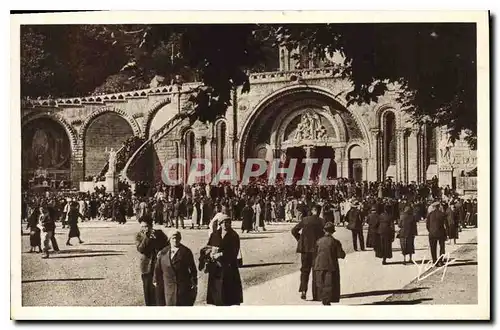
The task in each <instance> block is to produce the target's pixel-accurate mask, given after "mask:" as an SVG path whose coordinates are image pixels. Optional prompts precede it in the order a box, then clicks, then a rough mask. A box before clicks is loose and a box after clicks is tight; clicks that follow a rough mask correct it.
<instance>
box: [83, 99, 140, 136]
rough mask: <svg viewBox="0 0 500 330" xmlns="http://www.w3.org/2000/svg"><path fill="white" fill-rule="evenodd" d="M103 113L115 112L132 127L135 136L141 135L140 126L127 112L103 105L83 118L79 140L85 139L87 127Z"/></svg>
mask: <svg viewBox="0 0 500 330" xmlns="http://www.w3.org/2000/svg"><path fill="white" fill-rule="evenodd" d="M105 113H115V114H116V115H118V116H120V117H122V118H123V119H124V120H126V121H127V122H128V124H129V125H130V127H131V128H132V131H133V134H134V135H136V136H141V135H142V134H143V133H142V131H141V127H140V126H139V124H138V123H137V121H136V120H135V119H134V118H133V117H132V116H131V115H129V114H128V113H126V112H125V111H123V110H121V109H116V108H109V107H104V108H101V109H99V110H97V111H94V112H92V113H91V114H90V115H89V116H87V117H86V118H85V120H84V121H83V123H82V126H81V127H80V134H79V138H80V140H82V141H83V140H84V139H85V135H86V133H87V129H88V128H89V126H90V124H91V123H92V122H93V121H94V120H95V119H96V118H97V117H99V116H101V115H103V114H105Z"/></svg>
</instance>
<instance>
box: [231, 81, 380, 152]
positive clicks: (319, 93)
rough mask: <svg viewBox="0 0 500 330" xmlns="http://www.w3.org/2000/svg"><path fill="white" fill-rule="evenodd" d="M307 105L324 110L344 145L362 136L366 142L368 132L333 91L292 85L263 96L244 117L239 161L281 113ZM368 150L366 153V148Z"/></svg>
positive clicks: (268, 129)
mask: <svg viewBox="0 0 500 330" xmlns="http://www.w3.org/2000/svg"><path fill="white" fill-rule="evenodd" d="M308 105H310V106H311V108H312V109H315V110H316V111H320V110H321V111H324V113H323V115H324V116H325V117H327V118H328V120H329V122H331V123H332V124H333V125H332V127H335V130H336V131H337V133H338V136H339V137H340V141H341V142H344V146H345V143H346V142H348V141H349V140H351V139H361V140H365V141H367V142H368V143H366V145H367V146H370V139H371V136H370V134H369V133H368V129H367V127H366V125H365V124H364V122H363V120H362V119H361V118H360V117H359V116H358V115H357V114H356V113H354V112H351V111H349V110H348V109H347V107H346V106H345V105H343V104H342V103H341V102H340V101H339V100H338V99H337V98H336V97H335V96H334V95H333V94H331V93H330V92H329V91H328V90H326V89H324V88H322V87H318V86H303V85H294V86H288V87H285V88H282V89H280V90H278V91H276V92H275V93H273V94H271V95H269V96H268V97H266V98H264V99H263V100H262V101H261V102H260V103H259V104H258V105H257V106H256V107H255V109H254V111H253V112H252V114H251V115H250V116H249V117H248V118H247V120H246V121H245V123H244V125H243V128H242V129H241V134H240V138H239V141H240V142H239V145H238V156H239V159H240V161H244V160H245V159H246V157H247V155H250V154H252V149H253V148H254V147H255V146H256V145H258V144H259V143H263V142H266V141H261V140H259V138H260V139H262V136H263V135H262V134H260V133H261V132H266V133H267V132H271V131H272V126H273V125H274V124H275V123H277V122H280V121H281V120H282V119H283V117H285V118H286V116H287V115H289V113H290V112H292V111H295V110H299V109H304V108H307V107H308ZM326 114H328V115H327V116H326ZM280 115H281V117H280ZM268 126H269V127H268ZM273 138H275V136H274V137H273ZM270 140H271V138H270V137H269V139H268V141H267V142H272V141H270ZM337 147H341V145H340V144H339V145H337ZM368 149H369V147H368ZM368 152H369V153H370V150H368ZM339 154H340V153H339Z"/></svg>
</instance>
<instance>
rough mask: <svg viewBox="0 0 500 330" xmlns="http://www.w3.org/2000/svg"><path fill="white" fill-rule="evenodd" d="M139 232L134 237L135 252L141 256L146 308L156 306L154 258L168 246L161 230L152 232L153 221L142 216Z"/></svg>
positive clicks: (147, 216) (146, 216)
mask: <svg viewBox="0 0 500 330" xmlns="http://www.w3.org/2000/svg"><path fill="white" fill-rule="evenodd" d="M139 221H140V222H141V231H139V232H138V233H137V235H136V237H135V244H136V246H137V251H138V252H139V253H140V254H141V258H140V264H139V265H140V269H141V278H142V287H143V291H144V302H145V304H146V306H156V299H155V288H154V286H153V275H154V268H155V264H156V256H157V254H158V252H159V251H161V250H162V249H163V248H164V247H165V246H167V245H168V239H167V236H166V235H165V234H164V233H163V231H161V230H153V219H152V218H151V216H149V215H147V214H146V215H144V216H143V217H142V218H141V219H139Z"/></svg>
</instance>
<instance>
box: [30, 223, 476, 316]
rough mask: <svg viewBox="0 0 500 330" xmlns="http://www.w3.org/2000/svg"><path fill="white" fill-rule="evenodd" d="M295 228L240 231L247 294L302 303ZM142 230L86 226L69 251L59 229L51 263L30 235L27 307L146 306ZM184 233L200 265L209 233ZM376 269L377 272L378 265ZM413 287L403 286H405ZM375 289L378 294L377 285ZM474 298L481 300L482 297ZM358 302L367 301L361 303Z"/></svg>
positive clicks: (348, 246) (348, 247)
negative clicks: (279, 288)
mask: <svg viewBox="0 0 500 330" xmlns="http://www.w3.org/2000/svg"><path fill="white" fill-rule="evenodd" d="M292 226H293V224H274V225H269V226H267V231H265V232H264V231H261V232H259V233H250V234H247V233H245V234H241V233H240V230H237V232H238V233H239V234H240V238H241V249H242V254H243V261H244V266H243V268H241V269H240V273H241V277H242V281H243V288H244V290H249V289H252V290H253V289H258V291H260V289H259V288H261V287H262V288H263V289H264V288H266V283H274V282H280V283H281V284H285V283H286V290H287V291H289V292H287V293H284V295H285V296H288V295H290V298H286V301H289V303H293V301H294V300H295V298H297V297H298V296H297V289H298V281H297V280H298V277H297V276H296V275H295V274H294V273H296V272H297V271H298V270H299V269H300V256H299V255H297V254H296V253H295V248H296V242H295V239H294V238H293V237H292V235H291V234H290V229H291V228H292ZM233 227H234V228H236V229H238V228H240V227H241V223H240V222H235V223H233ZM138 230H139V224H138V223H137V222H136V221H134V220H131V221H129V222H127V224H125V225H118V224H116V223H114V222H98V221H91V222H85V223H83V224H81V226H80V231H81V234H82V239H83V240H84V244H81V245H80V244H78V243H77V239H73V242H72V243H73V244H74V246H65V241H66V237H67V231H68V229H62V228H60V227H59V228H57V229H56V238H57V240H58V243H59V246H60V248H61V251H60V252H59V253H56V254H52V255H51V257H50V258H49V259H41V254H37V253H28V252H27V251H29V236H28V235H27V232H26V231H25V235H23V237H22V241H23V242H22V248H23V251H22V302H23V305H24V306H142V305H143V295H142V283H141V277H140V272H139V253H138V252H137V250H136V247H135V242H134V237H135V234H136V232H137V231H138ZM181 232H182V235H183V241H182V243H183V244H184V245H186V246H187V247H189V248H190V249H191V250H192V251H193V253H194V254H195V259H196V260H197V258H198V256H199V250H200V248H201V247H202V246H203V245H204V244H206V242H207V240H208V231H207V230H191V229H185V230H182V231H181ZM419 233H420V234H421V235H426V231H425V225H424V224H423V223H421V224H419ZM335 236H336V238H337V239H339V240H340V241H341V242H342V245H343V247H344V250H345V251H346V253H348V254H352V253H353V248H352V243H351V233H350V231H348V230H347V229H345V228H342V227H340V228H337V232H336V233H335ZM365 238H366V231H365ZM417 248H418V246H417ZM393 249H394V251H395V254H398V252H396V251H399V248H398V244H396V242H395V244H393ZM372 253H373V252H371V251H367V252H357V253H354V254H352V255H353V256H354V257H355V258H354V259H353V257H349V259H351V260H353V262H356V261H355V260H356V258H363V259H366V258H369V259H370V260H372V259H374V258H373V256H372ZM398 259H399V258H398ZM462 259H463V257H462ZM363 262H364V261H363ZM373 262H375V260H373ZM356 263H357V262H356ZM376 264H377V267H378V264H379V262H378V261H377V262H376ZM374 265H375V263H374ZM460 267H461V266H460ZM456 270H457V271H459V270H460V268H459V267H456ZM373 271H375V270H373ZM448 272H450V270H448ZM353 275H355V274H353ZM287 276H288V277H290V276H292V278H293V279H292V278H291V279H290V280H285V278H286V277H287ZM343 276H347V278H348V277H349V274H345V273H344V275H343ZM296 277H297V278H296ZM282 279H283V280H282ZM206 281H207V275H206V274H201V273H200V274H199V285H198V288H199V292H198V297H197V303H196V304H197V305H202V304H204V300H205V297H206V291H205V290H206ZM408 282H409V281H408ZM408 282H406V283H403V286H404V285H406V284H408ZM273 285H275V284H273ZM420 285H422V284H421V283H420ZM370 286H374V289H376V283H373V284H372V285H370ZM426 286H427V285H426ZM254 291H255V290H254ZM271 291H272V290H271ZM476 291H477V288H476ZM404 292H409V291H404ZM248 294H249V296H248V298H250V299H249V301H250V302H252V301H254V300H255V299H253V298H252V296H253V295H255V294H254V293H251V290H250V291H248ZM261 294H262V296H263V297H264V296H267V295H266V294H265V293H262V292H261ZM475 296H476V297H477V294H476V295H475ZM292 297H293V298H294V299H292ZM259 299H261V298H260V296H259ZM357 299H358V300H365V299H364V298H361V297H358V298H357ZM476 299H477V298H476ZM265 300H266V301H263V304H266V302H267V300H268V299H265ZM368 300H369V299H368ZM247 301H248V300H247ZM302 302H303V301H300V300H299V301H298V303H302ZM357 303H363V302H362V301H359V302H357ZM280 304H281V303H280Z"/></svg>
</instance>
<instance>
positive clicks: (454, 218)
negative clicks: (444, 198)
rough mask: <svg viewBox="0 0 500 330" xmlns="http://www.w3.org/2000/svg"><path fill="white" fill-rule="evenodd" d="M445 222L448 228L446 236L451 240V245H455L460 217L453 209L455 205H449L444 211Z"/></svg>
mask: <svg viewBox="0 0 500 330" xmlns="http://www.w3.org/2000/svg"><path fill="white" fill-rule="evenodd" d="M446 222H447V224H448V226H447V227H446V229H447V235H448V238H449V239H450V240H452V239H453V244H456V243H457V238H458V228H459V227H460V224H459V222H460V217H459V214H458V212H457V209H456V208H455V204H451V205H450V207H449V208H448V209H447V210H446Z"/></svg>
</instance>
